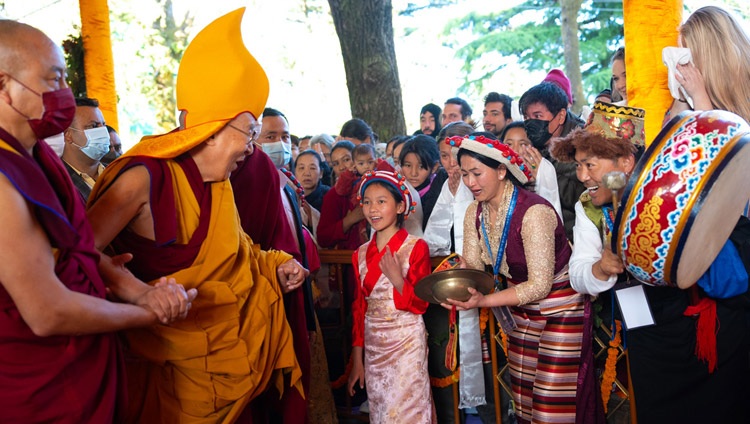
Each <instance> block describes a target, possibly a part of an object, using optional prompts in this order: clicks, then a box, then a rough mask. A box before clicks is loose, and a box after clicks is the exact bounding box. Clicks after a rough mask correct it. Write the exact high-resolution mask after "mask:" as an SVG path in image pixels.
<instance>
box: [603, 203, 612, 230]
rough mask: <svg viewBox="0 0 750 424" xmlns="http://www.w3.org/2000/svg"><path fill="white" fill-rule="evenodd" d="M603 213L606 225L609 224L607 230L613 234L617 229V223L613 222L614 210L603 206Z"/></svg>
mask: <svg viewBox="0 0 750 424" xmlns="http://www.w3.org/2000/svg"><path fill="white" fill-rule="evenodd" d="M602 212H603V213H604V223H605V224H607V230H609V232H610V233H611V232H612V231H614V229H615V223H614V222H612V213H613V211H612V208H611V207H609V206H602Z"/></svg>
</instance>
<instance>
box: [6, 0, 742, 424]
mask: <svg viewBox="0 0 750 424" xmlns="http://www.w3.org/2000/svg"><path fill="white" fill-rule="evenodd" d="M243 13H244V9H239V10H237V11H234V12H231V13H229V14H227V15H225V16H222V17H220V18H219V19H217V20H215V21H214V22H212V23H211V24H209V25H208V26H207V27H206V28H204V29H203V30H202V31H201V32H200V33H199V34H198V35H197V36H196V37H195V39H194V40H193V41H192V42H191V43H190V45H189V46H188V48H187V49H186V51H185V54H184V56H183V58H182V60H181V62H180V67H179V71H178V74H177V90H176V92H177V105H178V109H179V110H180V116H179V127H178V128H176V129H175V130H174V131H171V132H169V133H166V134H162V135H155V136H147V137H144V138H143V139H142V140H141V141H140V142H139V143H137V144H136V145H135V146H134V147H133V148H131V149H129V150H128V151H127V152H124V153H123V152H122V144H121V141H120V139H119V136H118V134H117V132H116V131H115V129H114V128H111V127H109V126H107V125H106V123H105V120H104V116H103V114H102V112H101V110H100V109H99V104H98V102H97V101H96V99H92V98H74V97H73V95H72V91H71V90H70V88H68V86H67V83H66V81H65V77H66V75H65V61H64V59H63V57H62V53H61V51H60V49H59V47H58V46H57V45H55V43H54V42H53V41H52V40H50V39H49V38H48V37H47V36H46V35H45V34H44V33H42V32H41V31H39V30H38V29H36V28H33V27H31V26H28V25H25V24H22V23H18V22H14V21H8V20H3V21H0V203H2V204H3V208H0V221H2V222H6V223H7V224H8V225H6V226H5V230H4V231H2V232H0V262H2V263H3V265H2V266H1V267H0V302H1V303H2V312H1V313H0V388H2V392H3V394H2V395H0V421H9V422H71V423H72V422H92V423H93V422H96V423H99V422H101V423H104V422H114V421H116V422H153V421H163V422H196V423H198V422H200V423H204V422H205V423H209V422H241V423H249V422H256V423H257V422H260V423H263V422H284V423H330V422H337V416H336V405H335V404H336V402H335V400H334V396H333V392H332V388H331V384H330V383H331V382H330V378H329V372H328V368H329V365H333V364H329V361H328V359H327V358H326V349H325V346H324V338H323V335H322V332H321V327H320V325H319V323H318V318H317V315H318V312H319V311H320V308H321V307H324V306H325V305H326V304H328V303H329V302H330V301H331V296H332V293H333V292H335V291H338V290H340V291H341V292H342V293H344V296H343V298H341V299H339V304H340V307H341V308H343V310H344V311H345V313H346V314H347V316H348V317H350V320H347V321H346V322H347V323H349V324H348V325H350V327H349V328H348V330H347V331H350V332H351V340H352V343H351V345H352V347H351V366H350V367H349V368H348V369H347V372H348V375H347V377H346V379H347V382H346V392H347V393H348V394H349V395H352V396H354V395H355V394H358V393H362V392H364V393H366V399H367V400H366V402H367V404H363V405H360V410H362V411H365V410H369V414H370V421H371V422H374V423H407V422H408V423H434V422H440V423H453V422H459V421H460V422H463V421H462V420H465V419H466V418H465V416H464V415H465V414H477V415H478V416H479V419H481V421H482V422H484V423H494V422H498V421H497V420H498V416H497V415H496V411H497V410H502V411H503V413H502V421H503V422H517V423H600V422H604V421H605V417H604V412H603V411H604V409H603V408H606V402H605V405H603V403H602V396H603V392H607V391H609V392H613V391H616V390H618V389H616V388H614V387H613V388H611V390H610V388H605V389H603V390H600V388H599V383H598V382H599V380H600V378H601V376H602V374H603V373H612V372H614V373H619V374H622V373H624V374H625V375H626V377H625V378H624V380H625V381H629V382H630V383H629V386H628V387H627V391H628V392H629V393H630V395H631V396H633V397H634V401H635V402H634V405H635V406H636V409H632V410H631V411H630V412H631V414H633V416H634V417H636V418H637V421H638V422H641V423H666V422H680V423H691V422H695V423H698V422H748V420H750V412H749V411H748V408H747V407H746V406H745V404H744V399H746V398H747V396H748V394H750V393H749V392H750V385H749V384H748V381H750V333H748V330H750V294H748V275H747V273H748V272H749V270H750V222H748V221H747V219H746V218H744V217H741V218H740V220H739V222H737V223H734V222H731V223H727V225H733V226H734V232H733V233H732V236H731V238H730V240H729V241H728V242H727V244H726V249H727V251H729V252H731V256H727V255H728V253H725V250H722V253H721V255H720V258H719V259H721V260H722V262H721V263H722V266H729V265H728V264H731V265H732V266H733V267H734V268H732V269H734V270H737V272H735V273H734V275H732V276H731V279H732V281H733V283H732V284H735V285H737V287H739V289H737V290H733V291H732V292H731V293H730V294H727V295H722V296H717V295H715V294H713V292H708V291H707V290H705V289H704V288H703V287H702V286H701V283H700V282H699V283H698V285H696V286H694V288H693V289H692V290H683V289H681V288H678V287H651V286H645V294H646V297H647V299H648V307H649V310H650V311H651V314H652V315H653V317H654V321H655V325H652V326H649V327H639V328H631V329H625V330H621V329H620V327H621V322H622V320H623V313H622V312H621V311H620V310H619V308H618V307H617V306H616V305H615V302H614V294H613V293H614V290H616V289H618V288H620V287H624V286H628V287H629V286H633V285H640V283H638V282H636V281H635V280H634V279H633V278H632V276H629V274H628V273H627V272H626V267H625V264H624V263H623V259H622V258H621V257H620V256H619V255H617V254H616V253H614V252H613V251H612V249H611V248H610V246H609V245H608V240H609V237H611V234H612V233H613V231H616V229H615V228H613V221H614V215H615V213H616V209H617V206H618V205H617V204H613V195H614V198H617V196H618V195H619V194H622V191H623V189H622V188H612V187H610V186H608V185H607V184H606V183H605V181H604V179H605V175H607V174H608V173H611V172H619V173H622V174H624V175H625V176H627V177H629V176H631V175H632V174H633V173H634V172H635V168H636V163H637V161H638V159H639V157H640V156H641V155H642V154H643V151H644V145H645V144H646V140H645V136H644V134H643V122H642V121H643V114H642V111H640V110H638V109H635V108H631V107H629V106H628V95H627V80H626V69H625V64H626V62H625V49H624V48H620V49H618V50H616V52H614V54H613V57H612V61H611V70H612V79H611V84H610V87H608V88H606V89H605V90H602V92H600V93H598V94H596V96H592V97H596V99H597V103H596V105H594V107H593V110H592V112H591V114H590V115H589V116H583V117H581V116H578V115H576V114H575V113H574V112H573V111H572V109H571V107H572V104H573V98H572V95H571V86H570V81H569V80H568V78H567V77H566V76H565V74H564V73H563V72H562V71H560V70H559V69H553V70H551V71H550V72H549V73H548V74H547V76H546V77H545V78H544V80H543V81H540V82H539V83H538V84H536V85H534V86H532V87H529V89H528V90H527V91H526V92H525V93H524V94H523V95H522V96H520V97H519V98H518V99H513V98H512V97H511V96H508V95H505V94H500V93H497V92H490V93H489V94H487V95H486V96H485V97H484V99H483V111H482V119H481V128H479V126H480V122H478V121H475V120H474V119H473V116H474V112H473V109H472V107H471V106H470V104H469V102H467V101H466V100H464V99H462V98H459V97H455V98H450V99H447V100H446V101H445V102H444V103H443V105H442V107H441V106H439V105H437V104H434V103H429V104H426V105H425V106H424V107H423V108H422V109H421V110H420V115H419V117H420V128H419V129H418V130H417V131H416V132H415V133H413V134H411V135H406V134H403V135H398V136H395V137H392V138H391V139H389V140H387V141H386V140H380V139H379V138H378V135H377V134H375V133H374V132H373V130H372V129H371V128H370V126H369V125H368V124H367V122H365V121H363V120H362V119H358V118H354V119H351V120H349V121H346V122H345V123H344V124H343V126H342V127H341V129H340V130H339V131H338V132H337V134H335V135H329V134H318V135H314V136H303V137H296V136H295V135H293V133H294V132H297V134H300V132H299V131H301V130H302V129H296V128H293V127H292V123H291V122H290V121H289V120H288V119H287V117H286V116H285V114H284V113H283V111H282V110H279V109H274V108H271V107H268V106H267V105H266V102H267V98H268V92H269V80H268V77H267V75H266V74H265V72H264V70H263V68H262V67H261V66H260V64H259V63H258V62H257V61H256V60H255V59H254V57H253V56H252V55H251V54H250V52H249V51H248V50H247V48H246V47H245V45H244V43H243V41H242V37H241V33H240V22H241V20H242V16H243ZM19 40H23V42H20V41H19ZM678 44H679V47H680V48H684V49H689V51H690V53H691V55H692V56H691V57H692V59H691V60H690V61H689V62H687V63H678V64H676V68H675V69H673V70H672V71H670V72H675V75H676V76H675V80H676V81H677V83H678V84H679V87H680V89H679V90H674V91H672V93H673V95H675V100H674V102H673V106H672V108H671V109H670V110H669V111H667V113H666V116H665V123H666V122H668V121H669V118H670V117H671V116H676V115H677V114H678V113H680V112H682V111H685V110H690V109H691V110H695V111H703V110H713V109H720V110H726V111H730V112H733V113H735V114H736V115H738V116H739V117H740V118H742V119H744V120H750V38H748V34H747V32H746V31H745V30H744V29H743V28H742V27H741V26H740V25H739V24H738V22H737V21H736V20H735V19H734V18H733V17H732V16H731V15H730V14H728V13H727V12H726V11H724V10H723V9H721V8H717V7H704V8H701V9H699V10H697V11H695V12H694V13H693V14H691V15H690V17H689V18H688V19H687V20H686V22H685V23H684V24H683V25H682V26H681V27H680V28H679V34H678ZM719 45H721V46H725V47H726V48H722V49H721V52H720V54H719V52H718V51H717V50H718V49H716V46H719ZM726 74H732V75H733V77H732V78H726ZM208 85H210V87H211V89H210V90H208V91H207V90H206V89H205V87H206V86H208ZM592 94H595V93H592ZM514 108H517V109H518V112H519V113H520V116H521V117H522V120H514V118H513V115H514V113H515V111H514V110H513V109H514ZM614 114H617V117H618V119H612V118H613V116H614ZM623 116H626V117H625V118H623ZM659 119H661V117H659ZM623 129H627V131H623ZM735 224H736V225H735ZM322 249H339V250H351V251H353V255H352V262H351V265H350V266H344V267H343V269H342V275H340V276H339V279H338V281H336V282H333V281H332V280H329V278H328V274H327V268H326V266H325V264H321V261H320V257H319V252H320V251H321V250H322ZM451 254H458V255H459V256H458V258H459V259H458V262H457V266H460V267H463V268H470V269H477V270H480V271H485V272H487V273H489V274H491V275H492V276H493V277H494V281H495V288H494V289H493V290H491V291H490V292H489V293H482V292H480V291H479V290H475V289H473V288H468V289H467V291H468V294H469V297H468V298H467V299H465V300H456V299H446V300H445V301H444V302H443V303H441V304H435V303H428V302H427V301H426V300H425V299H422V298H420V297H419V296H417V294H416V292H415V288H416V286H417V283H418V282H419V281H420V280H422V279H423V278H424V277H426V276H427V275H429V274H430V273H431V272H432V267H431V258H434V257H442V256H448V255H451ZM719 259H717V261H718V260H719ZM711 278H713V281H712V284H713V285H714V286H715V285H717V284H718V285H721V284H723V281H724V280H722V278H729V277H726V273H725V274H721V273H717V274H712V277H711ZM701 281H702V280H701ZM333 283H340V284H342V285H343V286H342V287H334V286H332V284H333ZM701 299H708V300H710V301H711V302H715V303H716V304H717V306H716V318H714V320H715V321H716V325H715V326H714V327H715V329H714V330H713V332H714V333H715V341H712V343H713V346H712V347H713V349H714V350H715V351H716V352H717V354H716V355H717V357H716V358H714V359H713V362H710V361H709V363H707V362H706V360H705V357H699V356H696V354H695V351H696V344H698V343H700V342H699V341H698V336H696V330H695V327H696V324H695V322H696V320H697V318H696V316H698V315H700V314H701V313H702V312H700V311H699V312H694V313H687V312H686V311H688V310H693V309H690V308H693V307H695V306H696V302H697V301H699V300H701ZM610 300H611V302H610ZM595 302H598V303H595ZM702 304H703V303H701V305H702ZM602 305H604V307H603V308H602ZM493 316H494V317H497V321H498V323H500V324H501V328H502V330H501V331H500V334H501V336H502V337H496V334H493V333H492V332H491V331H490V329H489V328H488V326H487V322H488V320H493V318H492V317H493ZM602 319H603V320H604V322H605V324H604V325H605V326H608V325H609V323H611V324H612V325H611V330H612V332H613V337H615V335H618V334H619V335H618V336H617V337H622V338H623V340H625V341H626V342H623V343H622V345H623V346H624V347H626V348H627V352H628V357H627V363H628V365H629V366H627V367H622V366H620V367H618V368H617V369H615V370H611V369H610V370H606V372H605V370H604V369H603V366H602V365H601V364H599V363H598V362H595V358H594V355H593V352H592V348H593V344H594V342H593V339H592V331H593V329H594V326H595V325H596V324H595V322H596V321H597V320H602ZM456 326H457V328H458V330H457V331H456V330H455V328H456ZM501 338H502V339H504V341H501V340H500V339H501ZM456 346H457V348H456ZM488 346H492V350H493V352H494V351H495V348H497V352H498V355H497V356H498V358H496V359H495V365H497V362H500V365H501V366H502V365H505V364H506V363H507V365H508V370H509V371H508V373H507V376H505V378H507V379H508V380H507V381H508V382H509V385H510V387H511V390H510V391H511V395H510V397H507V396H504V395H503V396H494V394H493V391H495V390H496V385H493V382H494V381H495V380H496V379H497V378H499V376H498V375H496V372H497V371H496V370H495V371H493V367H492V366H491V365H492V364H491V363H492V360H491V359H490V357H489V355H488V354H487V353H486V352H487V351H488V350H489V349H488ZM457 370H460V373H459V372H458V371H457ZM334 377H335V376H334ZM500 378H502V377H500ZM446 379H448V380H449V381H451V382H454V381H457V382H458V384H457V387H458V389H457V391H456V393H454V390H453V389H452V388H451V386H450V385H448V384H440V382H442V381H445V380H446ZM605 381H606V380H605ZM609 384H610V386H611V381H610V382H609ZM607 397H608V395H607ZM360 398H365V397H363V396H360ZM497 402H500V405H497ZM508 410H509V411H510V413H509V414H507V413H506V411H508ZM456 413H458V414H459V416H456Z"/></svg>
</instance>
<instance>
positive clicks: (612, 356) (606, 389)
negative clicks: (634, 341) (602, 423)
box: [601, 320, 622, 414]
mask: <svg viewBox="0 0 750 424" xmlns="http://www.w3.org/2000/svg"><path fill="white" fill-rule="evenodd" d="M621 327H622V323H621V322H620V321H619V320H615V334H613V335H612V338H611V339H610V340H609V348H608V349H607V361H606V363H605V365H604V374H603V376H602V386H601V391H602V403H603V404H604V413H605V414H606V413H607V404H608V403H609V397H610V395H611V394H612V383H614V382H615V377H616V376H617V369H616V365H617V355H618V348H617V347H618V346H619V345H620V341H621V336H622V331H620V330H621Z"/></svg>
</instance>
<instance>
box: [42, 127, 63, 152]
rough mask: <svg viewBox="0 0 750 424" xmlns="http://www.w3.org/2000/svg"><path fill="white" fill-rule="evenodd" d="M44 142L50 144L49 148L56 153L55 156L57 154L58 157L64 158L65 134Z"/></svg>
mask: <svg viewBox="0 0 750 424" xmlns="http://www.w3.org/2000/svg"><path fill="white" fill-rule="evenodd" d="M44 141H45V142H46V143H47V144H49V147H51V148H52V150H54V151H55V154H57V156H58V157H61V156H62V154H63V150H64V149H65V133H60V134H57V135H53V136H52V137H47V138H45V139H44Z"/></svg>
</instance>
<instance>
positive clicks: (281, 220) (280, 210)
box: [229, 147, 310, 424]
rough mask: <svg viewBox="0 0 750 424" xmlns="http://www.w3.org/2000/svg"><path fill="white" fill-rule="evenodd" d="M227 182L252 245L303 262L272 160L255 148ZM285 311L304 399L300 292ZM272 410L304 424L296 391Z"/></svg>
mask: <svg viewBox="0 0 750 424" xmlns="http://www.w3.org/2000/svg"><path fill="white" fill-rule="evenodd" d="M229 180H230V182H231V183H232V190H233V191H234V201H235V204H236V205H237V211H238V212H239V215H240V222H241V223H242V228H243V229H244V230H245V232H246V233H247V234H248V235H249V236H250V238H251V239H252V240H253V243H259V244H260V245H261V248H263V249H266V250H267V249H276V250H282V251H284V252H287V253H289V254H290V255H292V256H294V259H296V260H297V261H298V262H299V263H303V260H302V255H301V254H300V249H299V247H298V246H297V243H296V241H295V239H294V233H293V232H292V228H291V227H290V225H289V221H288V220H287V218H286V217H287V215H286V212H285V211H284V205H283V203H282V201H281V182H280V178H279V173H278V171H277V170H276V166H275V165H274V164H273V162H272V161H271V158H269V157H268V155H267V154H266V153H264V152H263V151H262V150H261V149H259V148H257V147H256V148H255V150H254V151H253V153H252V154H251V155H250V156H247V157H245V160H244V161H242V163H240V165H239V167H238V168H237V169H236V170H235V171H234V172H232V176H231V177H230V178H229ZM284 308H285V310H286V317H287V321H289V327H291V329H292V335H293V337H294V351H295V353H296V355H297V362H298V363H299V366H300V369H301V370H302V387H303V388H304V390H305V397H307V396H308V395H309V393H310V344H309V339H308V335H307V331H308V330H307V327H308V326H307V320H306V318H305V302H304V297H303V293H302V289H299V290H294V291H293V292H291V293H287V294H285V295H284ZM273 397H277V396H269V397H267V399H266V400H267V401H269V402H271V401H272V399H271V398H273ZM261 399H262V398H261ZM263 406H265V405H259V401H256V402H254V408H256V409H257V408H258V407H263ZM275 409H278V411H277V412H281V413H282V414H283V422H284V423H292V424H293V423H301V424H302V423H306V422H307V401H306V400H305V399H303V398H302V397H301V396H300V394H299V392H298V391H296V390H285V391H284V395H283V397H282V399H281V405H278V407H277V408H275Z"/></svg>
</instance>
